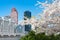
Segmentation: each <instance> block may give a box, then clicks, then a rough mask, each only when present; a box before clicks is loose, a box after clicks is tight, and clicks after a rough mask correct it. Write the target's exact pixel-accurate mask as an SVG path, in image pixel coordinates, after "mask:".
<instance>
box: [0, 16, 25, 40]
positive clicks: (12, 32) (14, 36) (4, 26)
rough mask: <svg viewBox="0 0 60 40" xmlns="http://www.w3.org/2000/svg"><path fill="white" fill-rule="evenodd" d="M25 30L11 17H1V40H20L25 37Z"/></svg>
mask: <svg viewBox="0 0 60 40" xmlns="http://www.w3.org/2000/svg"><path fill="white" fill-rule="evenodd" d="M23 29H24V27H23V26H21V25H19V26H18V25H17V24H16V23H15V22H14V20H11V18H10V16H5V17H0V40H19V39H20V37H21V36H23V35H24V30H23Z"/></svg>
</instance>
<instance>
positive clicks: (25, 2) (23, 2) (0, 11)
mask: <svg viewBox="0 0 60 40" xmlns="http://www.w3.org/2000/svg"><path fill="white" fill-rule="evenodd" d="M37 1H40V2H45V0H0V17H4V16H7V15H10V13H11V9H12V8H16V10H17V11H18V20H22V19H23V17H24V11H27V10H29V11H31V13H32V16H37V14H39V13H41V12H42V10H43V9H41V8H38V7H36V6H35V4H36V3H37Z"/></svg>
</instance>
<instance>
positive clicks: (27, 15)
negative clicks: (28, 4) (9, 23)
mask: <svg viewBox="0 0 60 40" xmlns="http://www.w3.org/2000/svg"><path fill="white" fill-rule="evenodd" d="M25 17H26V18H28V19H30V18H31V12H30V11H25V12H24V20H26V19H25Z"/></svg>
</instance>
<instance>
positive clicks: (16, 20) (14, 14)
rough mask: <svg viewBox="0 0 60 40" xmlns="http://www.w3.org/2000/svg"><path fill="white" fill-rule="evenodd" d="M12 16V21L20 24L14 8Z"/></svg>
mask: <svg viewBox="0 0 60 40" xmlns="http://www.w3.org/2000/svg"><path fill="white" fill-rule="evenodd" d="M10 16H11V18H12V20H14V21H15V23H16V24H18V12H17V10H16V9H15V8H12V10H11V15H10Z"/></svg>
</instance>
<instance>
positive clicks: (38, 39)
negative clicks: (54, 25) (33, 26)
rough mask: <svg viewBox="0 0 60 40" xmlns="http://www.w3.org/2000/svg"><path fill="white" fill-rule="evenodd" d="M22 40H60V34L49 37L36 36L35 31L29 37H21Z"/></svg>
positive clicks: (43, 34) (39, 34)
mask: <svg viewBox="0 0 60 40" xmlns="http://www.w3.org/2000/svg"><path fill="white" fill-rule="evenodd" d="M20 40H60V34H59V35H54V34H52V35H49V36H47V35H45V33H38V34H35V32H34V31H30V32H29V33H28V34H27V35H25V36H23V37H21V38H20Z"/></svg>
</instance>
